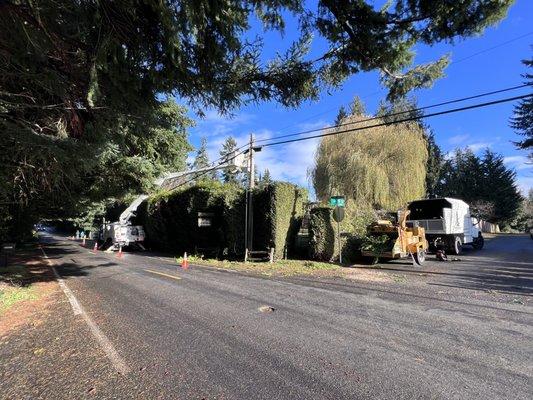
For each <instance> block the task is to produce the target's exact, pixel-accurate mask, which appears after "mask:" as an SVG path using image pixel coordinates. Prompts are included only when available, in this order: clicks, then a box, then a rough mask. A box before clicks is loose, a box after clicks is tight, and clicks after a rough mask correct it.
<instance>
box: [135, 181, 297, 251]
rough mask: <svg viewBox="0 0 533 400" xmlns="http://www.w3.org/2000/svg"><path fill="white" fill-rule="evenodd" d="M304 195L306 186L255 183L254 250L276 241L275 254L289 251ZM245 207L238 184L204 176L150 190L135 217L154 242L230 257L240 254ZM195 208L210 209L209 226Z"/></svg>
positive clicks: (163, 246) (151, 243) (161, 246)
mask: <svg viewBox="0 0 533 400" xmlns="http://www.w3.org/2000/svg"><path fill="white" fill-rule="evenodd" d="M305 201H307V192H306V191H305V190H303V189H300V188H298V187H296V186H295V185H292V184H289V183H285V182H275V183H273V184H271V185H268V186H266V187H265V188H262V189H255V190H254V191H253V211H254V238H253V240H254V250H266V249H267V248H269V247H271V246H275V248H276V250H275V255H276V257H282V256H283V255H284V254H285V252H287V253H290V251H291V249H292V243H293V242H294V237H295V235H296V232H297V222H298V220H299V219H298V217H300V216H301V215H302V214H303V204H304V202H305ZM245 207H246V195H245V191H244V190H243V189H242V188H240V187H238V186H236V185H231V184H221V183H219V182H203V183H201V184H198V185H196V186H192V187H188V188H186V189H181V190H175V191H172V192H165V193H161V194H159V195H156V196H152V197H151V198H149V199H148V200H147V201H146V202H145V203H143V205H142V206H141V207H140V209H139V212H138V218H137V222H136V223H139V224H142V225H144V228H145V230H146V236H147V242H148V245H149V246H151V247H153V248H157V249H160V250H167V251H174V252H177V253H178V254H181V253H182V252H184V251H187V252H189V253H196V252H200V253H202V252H203V253H205V251H209V252H210V253H212V254H209V255H216V256H218V257H228V258H231V257H235V256H241V255H242V254H244V232H245ZM198 212H209V213H213V215H214V216H213V219H212V226H210V227H198ZM214 253H216V254H214Z"/></svg>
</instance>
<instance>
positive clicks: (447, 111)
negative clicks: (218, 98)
mask: <svg viewBox="0 0 533 400" xmlns="http://www.w3.org/2000/svg"><path fill="white" fill-rule="evenodd" d="M524 86H530V85H524ZM508 89H510V88H508ZM502 90H504V89H502ZM504 91H505V90H504ZM494 92H496V93H501V92H502V91H501V90H500V91H494ZM484 95H485V94H484ZM477 97H480V95H476V96H469V98H477ZM529 97H533V94H526V95H520V96H514V97H508V98H504V99H498V100H493V101H489V102H484V103H478V104H472V105H469V106H464V107H458V108H452V109H448V110H443V111H438V112H434V113H430V114H425V115H416V116H410V117H407V118H403V119H397V120H393V121H389V122H382V123H379V124H374V125H369V126H361V127H356V128H351V129H346V130H341V131H333V132H326V133H321V134H318V135H311V136H306V137H303V138H297V139H289V140H283V141H277V142H272V143H266V144H263V145H261V146H260V147H271V146H279V145H282V144H288V143H294V142H301V141H305V140H311V139H316V138H323V137H328V136H334V135H340V134H347V133H352V132H357V131H362V130H367V129H372V128H377V127H381V126H388V125H394V124H400V123H404V122H410V121H417V120H421V119H424V118H430V117H435V116H439V115H446V114H452V113H456V112H461V111H467V110H472V109H477V108H482V107H488V106H492V105H496V104H502V103H507V102H511V101H515V100H521V99H525V98H529ZM459 100H460V99H458V100H451V101H450V102H443V103H439V104H441V105H443V104H451V102H457V101H459ZM434 106H436V105H432V106H428V107H422V109H427V108H429V107H434ZM409 112H412V110H411V111H409ZM399 114H404V112H402V113H391V114H386V115H383V116H381V117H379V118H389V117H393V116H397V115H399ZM373 119H377V118H372V119H368V120H373ZM358 122H362V121H358ZM354 124H355V123H351V124H342V125H337V126H331V127H328V128H323V129H321V130H328V129H334V128H338V127H341V126H345V125H354ZM315 131H317V130H313V132H315ZM299 134H301V132H300V133H299ZM285 137H287V136H285ZM280 138H282V137H281V136H280V137H276V138H271V140H272V139H280ZM243 147H244V146H241V147H240V149H242V148H243ZM247 151H248V149H246V150H244V151H240V152H237V153H236V154H234V155H233V156H231V157H227V156H226V157H221V158H224V162H229V161H232V160H234V159H235V158H237V157H238V156H239V155H241V154H245V153H246V152H247ZM224 162H220V163H218V165H214V166H213V168H212V169H210V170H207V171H204V172H201V173H199V174H196V175H194V177H193V178H191V179H189V180H187V181H185V182H183V183H181V184H179V185H177V186H175V187H174V188H178V187H181V186H184V185H186V184H188V183H191V182H193V181H195V180H197V179H198V178H199V177H201V176H204V175H205V174H207V173H209V172H211V171H212V170H213V169H215V168H217V167H219V166H221V165H223V164H224Z"/></svg>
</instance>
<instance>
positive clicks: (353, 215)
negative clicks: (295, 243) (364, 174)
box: [308, 205, 373, 263]
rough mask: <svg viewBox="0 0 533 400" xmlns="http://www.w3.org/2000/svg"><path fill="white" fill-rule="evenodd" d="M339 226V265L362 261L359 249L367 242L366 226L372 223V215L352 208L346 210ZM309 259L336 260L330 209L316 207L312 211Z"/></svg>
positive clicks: (336, 251)
mask: <svg viewBox="0 0 533 400" xmlns="http://www.w3.org/2000/svg"><path fill="white" fill-rule="evenodd" d="M345 211H346V212H345V218H344V220H343V221H342V222H341V224H340V225H341V226H340V227H341V231H342V232H343V235H342V237H341V246H342V261H343V262H344V263H351V262H357V261H359V260H360V259H361V246H362V245H363V243H364V242H365V238H366V226H367V225H368V224H369V223H370V221H371V220H372V219H373V214H372V213H371V212H369V211H365V210H357V209H355V207H354V206H353V205H351V207H348V208H347V209H346V210H345ZM308 256H309V258H311V259H313V260H320V261H331V260H338V259H339V246H338V241H337V223H336V222H335V221H334V220H333V209H332V208H330V207H317V208H314V209H312V210H311V212H310V220H309V251H308Z"/></svg>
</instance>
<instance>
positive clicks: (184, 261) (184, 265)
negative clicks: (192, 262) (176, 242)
mask: <svg viewBox="0 0 533 400" xmlns="http://www.w3.org/2000/svg"><path fill="white" fill-rule="evenodd" d="M181 268H183V269H187V268H189V261H188V260H187V252H185V253H183V259H182V260H181Z"/></svg>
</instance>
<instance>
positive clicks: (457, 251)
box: [452, 236, 463, 256]
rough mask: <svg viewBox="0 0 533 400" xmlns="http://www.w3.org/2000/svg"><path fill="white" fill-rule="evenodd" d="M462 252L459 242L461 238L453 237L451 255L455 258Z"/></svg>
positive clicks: (461, 245)
mask: <svg viewBox="0 0 533 400" xmlns="http://www.w3.org/2000/svg"><path fill="white" fill-rule="evenodd" d="M462 251H463V243H462V242H461V238H460V237H459V236H455V237H454V239H453V247H452V253H453V254H455V255H456V256H457V255H459V254H461V252H462Z"/></svg>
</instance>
